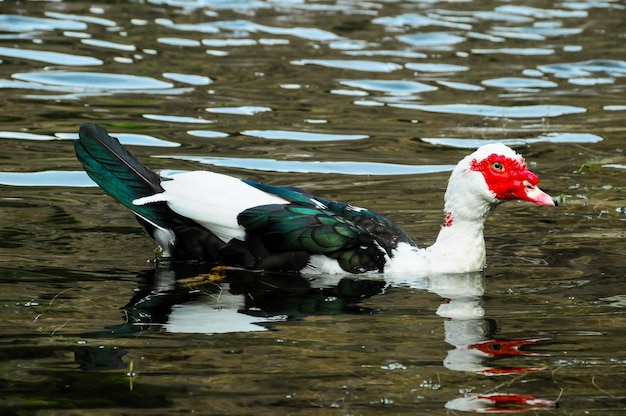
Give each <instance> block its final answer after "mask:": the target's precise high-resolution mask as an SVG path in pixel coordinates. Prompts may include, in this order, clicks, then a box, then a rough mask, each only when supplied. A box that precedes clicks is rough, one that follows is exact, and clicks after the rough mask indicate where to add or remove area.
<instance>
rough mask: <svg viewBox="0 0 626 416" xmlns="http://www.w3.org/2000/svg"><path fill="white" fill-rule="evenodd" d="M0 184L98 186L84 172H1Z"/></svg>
mask: <svg viewBox="0 0 626 416" xmlns="http://www.w3.org/2000/svg"><path fill="white" fill-rule="evenodd" d="M0 184H1V185H9V186H75V187H85V186H97V185H96V184H95V183H94V182H93V181H92V180H91V179H90V178H89V176H87V174H86V173H85V172H83V171H80V172H73V171H60V170H48V171H43V172H0Z"/></svg>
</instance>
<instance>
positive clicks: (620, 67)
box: [537, 59, 626, 79]
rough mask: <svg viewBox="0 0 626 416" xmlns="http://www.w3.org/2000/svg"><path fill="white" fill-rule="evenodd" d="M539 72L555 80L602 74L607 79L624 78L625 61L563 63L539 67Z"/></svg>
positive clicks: (597, 60)
mask: <svg viewBox="0 0 626 416" xmlns="http://www.w3.org/2000/svg"><path fill="white" fill-rule="evenodd" d="M537 68H538V69H539V70H540V71H542V72H545V73H549V74H553V75H554V76H555V77H557V78H567V79H576V78H583V77H589V76H592V75H594V76H595V74H603V75H607V76H609V77H624V76H626V61H620V60H616V59H591V60H589V61H581V62H563V63H556V64H548V65H539V66H538V67H537Z"/></svg>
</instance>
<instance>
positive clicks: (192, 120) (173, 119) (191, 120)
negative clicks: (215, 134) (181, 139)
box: [143, 114, 213, 124]
mask: <svg viewBox="0 0 626 416" xmlns="http://www.w3.org/2000/svg"><path fill="white" fill-rule="evenodd" d="M143 118H147V119H148V120H156V121H167V122H168V123H188V124H203V123H213V121H211V120H205V119H203V118H198V117H184V116H171V115H167V114H144V115H143Z"/></svg>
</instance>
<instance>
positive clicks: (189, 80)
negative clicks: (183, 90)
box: [162, 72, 213, 85]
mask: <svg viewBox="0 0 626 416" xmlns="http://www.w3.org/2000/svg"><path fill="white" fill-rule="evenodd" d="M162 75H163V78H167V79H171V80H172V81H177V82H182V83H185V84H189V85H209V84H210V83H212V82H213V80H212V79H211V78H209V77H205V76H203V75H189V74H179V73H176V72H164V73H163V74H162Z"/></svg>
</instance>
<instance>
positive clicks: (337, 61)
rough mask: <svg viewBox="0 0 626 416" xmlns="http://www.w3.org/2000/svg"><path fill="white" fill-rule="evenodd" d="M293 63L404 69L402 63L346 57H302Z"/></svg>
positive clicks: (391, 70) (369, 68)
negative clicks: (348, 58)
mask: <svg viewBox="0 0 626 416" xmlns="http://www.w3.org/2000/svg"><path fill="white" fill-rule="evenodd" d="M291 63H292V64H293V65H320V66H325V67H328V68H337V69H351V70H355V71H368V72H393V71H397V70H399V69H402V65H398V64H394V63H387V62H378V61H360V60H345V59H300V60H296V61H291Z"/></svg>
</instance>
